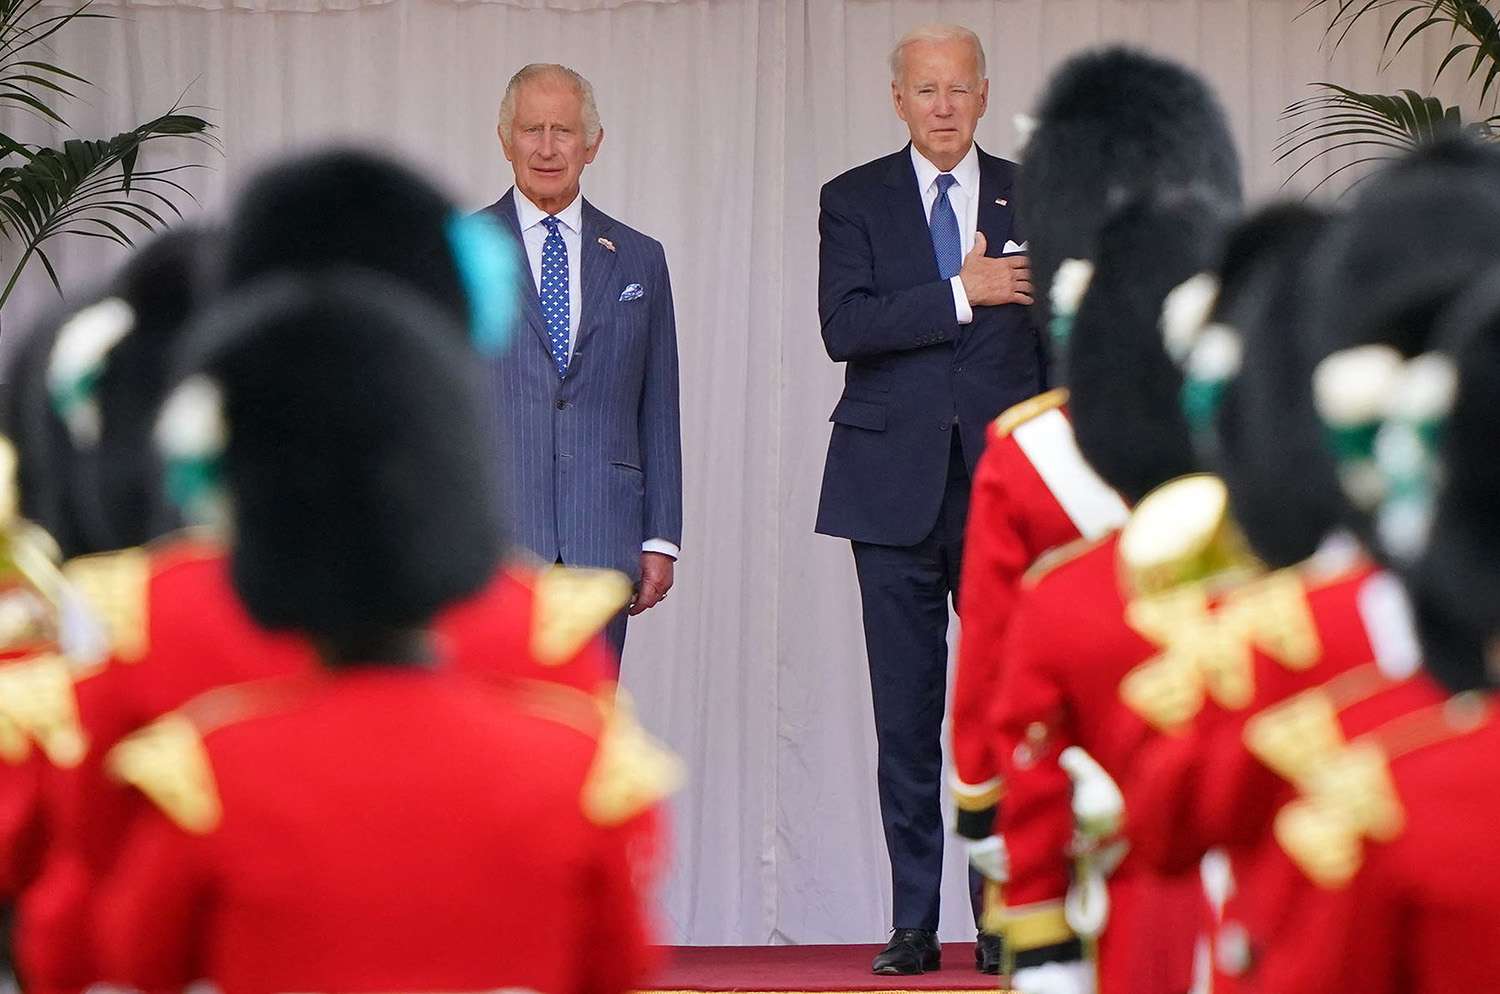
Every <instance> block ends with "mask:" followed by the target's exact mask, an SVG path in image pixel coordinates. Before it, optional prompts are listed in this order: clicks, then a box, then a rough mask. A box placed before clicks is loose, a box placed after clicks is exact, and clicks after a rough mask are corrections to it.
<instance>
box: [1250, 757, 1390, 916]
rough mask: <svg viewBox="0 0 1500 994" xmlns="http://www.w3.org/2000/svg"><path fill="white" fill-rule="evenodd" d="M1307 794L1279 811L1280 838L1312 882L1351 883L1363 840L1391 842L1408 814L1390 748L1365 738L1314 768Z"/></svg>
mask: <svg viewBox="0 0 1500 994" xmlns="http://www.w3.org/2000/svg"><path fill="white" fill-rule="evenodd" d="M1305 783H1306V786H1305V789H1304V794H1303V796H1302V797H1300V798H1298V799H1297V800H1295V801H1293V802H1292V803H1290V804H1288V805H1287V806H1286V807H1284V808H1282V809H1281V811H1280V812H1279V813H1278V814H1277V815H1276V823H1275V827H1274V833H1275V836H1276V841H1277V842H1278V843H1280V844H1281V847H1282V849H1284V850H1285V851H1286V854H1287V855H1288V856H1290V857H1291V858H1292V860H1293V862H1295V863H1296V864H1297V865H1298V866H1299V867H1301V869H1302V871H1303V872H1304V873H1306V874H1307V876H1308V878H1309V879H1310V880H1312V881H1313V883H1315V884H1318V885H1319V886H1320V887H1325V888H1329V889H1334V888H1339V887H1343V886H1346V885H1347V884H1348V883H1349V881H1351V880H1353V879H1354V875H1355V874H1356V873H1357V872H1359V867H1360V864H1361V863H1362V861H1363V859H1364V840H1365V839H1366V838H1369V839H1373V840H1375V841H1377V842H1389V841H1390V840H1391V839H1394V838H1395V837H1396V836H1397V835H1399V834H1400V833H1401V829H1402V826H1403V824H1404V821H1405V816H1404V814H1403V812H1402V809H1401V801H1400V799H1399V798H1398V797H1397V796H1396V787H1395V784H1394V783H1392V782H1391V774H1390V768H1389V766H1388V764H1387V762H1386V756H1385V753H1384V752H1382V751H1381V749H1380V748H1379V747H1378V746H1377V745H1375V744H1374V743H1373V742H1367V741H1361V742H1355V743H1354V744H1352V745H1349V746H1346V747H1345V748H1343V749H1341V750H1339V752H1338V753H1337V754H1336V755H1335V756H1333V757H1332V758H1331V759H1330V760H1328V761H1327V762H1326V763H1323V764H1321V765H1319V766H1317V767H1316V768H1314V769H1313V770H1311V771H1310V772H1309V773H1308V775H1307V777H1306V779H1305Z"/></svg>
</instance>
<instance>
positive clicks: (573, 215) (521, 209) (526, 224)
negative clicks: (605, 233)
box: [511, 187, 583, 234]
mask: <svg viewBox="0 0 1500 994" xmlns="http://www.w3.org/2000/svg"><path fill="white" fill-rule="evenodd" d="M511 189H512V190H514V191H515V194H516V220H517V221H518V222H519V223H520V225H521V230H522V231H526V230H528V229H530V228H534V227H536V226H537V225H539V224H541V223H542V220H543V219H544V218H546V217H547V214H546V212H545V211H543V210H542V209H541V208H540V207H538V206H537V205H536V204H533V203H532V202H531V200H530V198H528V197H527V196H526V194H524V193H522V192H521V191H520V189H519V188H517V187H512V188H511ZM557 219H558V220H559V221H561V222H562V223H563V226H564V227H565V228H567V229H568V230H569V231H573V232H576V233H578V234H582V233H583V192H582V191H579V194H578V196H576V197H574V198H573V202H572V203H570V204H569V205H568V206H566V207H564V208H563V209H562V210H560V211H558V212H557Z"/></svg>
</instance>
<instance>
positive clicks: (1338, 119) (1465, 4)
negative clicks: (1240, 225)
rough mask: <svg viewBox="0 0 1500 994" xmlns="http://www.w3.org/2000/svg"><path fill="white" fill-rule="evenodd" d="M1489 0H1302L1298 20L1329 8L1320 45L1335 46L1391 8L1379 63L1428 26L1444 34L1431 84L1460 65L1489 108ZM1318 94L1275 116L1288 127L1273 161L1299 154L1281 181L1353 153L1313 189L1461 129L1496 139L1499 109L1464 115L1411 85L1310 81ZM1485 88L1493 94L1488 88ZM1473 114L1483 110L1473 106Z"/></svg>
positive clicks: (1495, 48)
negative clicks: (1393, 89)
mask: <svg viewBox="0 0 1500 994" xmlns="http://www.w3.org/2000/svg"><path fill="white" fill-rule="evenodd" d="M1491 2H1493V0H1308V2H1307V5H1306V6H1305V7H1304V8H1303V9H1302V11H1301V13H1300V14H1298V16H1299V17H1302V16H1306V15H1308V14H1311V13H1313V12H1314V11H1324V12H1330V11H1331V13H1332V16H1331V17H1330V18H1329V22H1328V27H1327V30H1326V32H1325V36H1324V37H1325V42H1330V43H1331V47H1332V48H1334V49H1337V48H1338V46H1339V45H1340V44H1342V43H1343V41H1344V40H1345V39H1346V38H1347V37H1348V36H1349V32H1350V31H1351V30H1353V28H1354V26H1355V25H1356V24H1357V23H1358V22H1359V21H1361V20H1362V19H1364V18H1366V17H1370V16H1379V14H1381V13H1382V12H1388V11H1390V10H1392V9H1393V8H1394V9H1396V10H1397V11H1398V13H1397V14H1396V16H1395V17H1394V18H1393V20H1392V22H1391V26H1390V28H1389V29H1387V31H1386V36H1385V42H1384V43H1383V45H1382V47H1381V56H1382V57H1383V58H1384V59H1385V60H1386V63H1387V65H1389V63H1390V62H1391V61H1392V60H1394V59H1395V58H1396V56H1398V55H1400V54H1401V52H1402V51H1404V50H1405V49H1406V47H1407V46H1408V45H1410V44H1411V43H1412V42H1413V41H1415V40H1417V39H1418V38H1420V37H1422V36H1423V35H1425V34H1426V33H1427V32H1429V31H1431V30H1434V29H1436V30H1439V31H1441V30H1443V29H1444V28H1446V29H1447V31H1448V38H1449V41H1450V43H1451V45H1450V48H1449V50H1448V52H1447V53H1446V54H1445V55H1444V57H1443V59H1442V61H1441V62H1440V63H1438V68H1437V71H1436V72H1435V73H1434V74H1433V80H1432V81H1433V83H1436V82H1437V80H1438V79H1439V78H1441V77H1442V76H1443V74H1444V73H1445V72H1447V71H1448V70H1449V69H1450V68H1454V67H1458V68H1460V69H1461V68H1463V66H1464V65H1465V64H1467V66H1468V68H1467V76H1466V81H1468V82H1470V83H1473V82H1474V81H1476V80H1477V81H1480V82H1479V101H1478V105H1479V106H1480V107H1484V106H1485V105H1486V102H1487V101H1488V106H1489V109H1490V111H1492V112H1493V111H1495V110H1496V103H1497V101H1500V22H1497V19H1496V15H1495V12H1494V11H1493V10H1491V9H1490V4H1491ZM1312 85H1313V86H1314V87H1316V88H1317V89H1318V90H1319V92H1318V93H1316V94H1314V95H1313V96H1310V97H1307V98H1306V99H1303V100H1298V101H1297V102H1295V103H1293V104H1291V105H1290V106H1288V107H1287V108H1286V109H1285V110H1284V111H1283V112H1282V117H1283V119H1284V120H1287V121H1288V122H1290V123H1289V130H1288V131H1287V132H1286V133H1285V134H1284V135H1282V136H1281V139H1280V140H1279V141H1278V142H1277V144H1276V151H1277V153H1278V154H1277V161H1282V160H1284V159H1288V158H1291V157H1293V156H1298V155H1302V156H1305V158H1304V161H1303V162H1302V163H1301V164H1300V165H1299V166H1297V168H1296V169H1295V170H1294V171H1293V172H1292V174H1291V176H1289V177H1288V180H1287V181H1288V182H1290V181H1291V180H1292V179H1293V178H1295V177H1296V176H1297V174H1298V173H1301V172H1302V170H1304V169H1306V168H1307V167H1308V166H1310V165H1312V164H1313V163H1314V162H1316V161H1318V160H1319V159H1321V158H1322V157H1323V156H1325V155H1328V154H1331V153H1334V152H1339V151H1343V150H1357V157H1356V158H1354V159H1353V161H1351V162H1348V163H1345V164H1344V165H1342V166H1340V167H1339V168H1337V169H1334V170H1332V171H1331V172H1330V173H1329V174H1328V175H1327V176H1325V177H1324V178H1323V179H1322V180H1321V181H1319V182H1318V183H1317V185H1316V186H1314V187H1313V189H1314V190H1316V189H1317V188H1318V187H1321V186H1322V185H1323V184H1324V183H1327V182H1328V181H1329V180H1331V179H1333V178H1334V177H1335V176H1337V175H1339V174H1340V173H1342V172H1344V171H1345V170H1348V169H1353V168H1355V167H1356V166H1361V165H1364V164H1366V163H1371V162H1378V161H1380V160H1382V159H1389V158H1394V157H1396V156H1398V155H1400V154H1401V153H1402V152H1405V151H1406V150H1408V149H1410V148H1413V147H1415V146H1417V145H1420V144H1423V143H1425V142H1429V141H1432V140H1433V139H1435V138H1439V137H1442V136H1444V135H1449V134H1455V133H1460V132H1467V133H1470V134H1473V135H1476V136H1478V137H1480V138H1482V139H1485V140H1494V139H1496V138H1497V137H1500V113H1491V115H1490V116H1489V117H1482V118H1481V117H1476V118H1473V119H1468V120H1466V119H1465V118H1464V115H1463V113H1462V111H1461V110H1460V109H1459V108H1458V107H1453V106H1446V105H1444V104H1443V103H1442V101H1440V100H1438V99H1437V98H1435V97H1430V96H1423V95H1421V94H1419V93H1417V92H1415V91H1413V90H1401V91H1400V92H1399V93H1396V94H1389V95H1388V94H1380V93H1360V92H1357V91H1355V90H1352V89H1349V88H1348V87H1345V86H1340V85H1339V84H1337V83H1328V82H1319V83H1313V84H1312ZM1492 90H1493V91H1494V92H1493V99H1492V94H1491V91H1492ZM1481 113H1483V112H1482V111H1481Z"/></svg>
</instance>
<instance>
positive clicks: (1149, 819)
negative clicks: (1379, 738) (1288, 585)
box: [1126, 560, 1437, 992]
mask: <svg viewBox="0 0 1500 994" xmlns="http://www.w3.org/2000/svg"><path fill="white" fill-rule="evenodd" d="M1278 577H1279V578H1281V579H1285V580H1288V581H1294V582H1295V584H1296V586H1297V587H1298V588H1299V591H1300V592H1299V593H1298V596H1299V597H1300V598H1301V599H1303V600H1305V603H1306V609H1307V613H1308V617H1309V619H1310V621H1311V624H1312V627H1313V629H1314V631H1315V632H1316V653H1315V655H1314V656H1312V657H1310V659H1309V660H1304V662H1305V663H1306V665H1297V666H1288V665H1286V664H1285V663H1283V662H1278V661H1277V660H1276V659H1274V658H1273V657H1271V656H1269V655H1268V654H1266V653H1264V652H1257V653H1256V654H1255V656H1254V664H1253V665H1254V681H1255V687H1254V697H1253V700H1252V703H1251V704H1250V705H1249V706H1248V707H1246V708H1244V709H1241V710H1226V709H1224V708H1221V707H1214V706H1209V707H1205V708H1204V709H1203V710H1202V711H1201V712H1199V714H1198V716H1197V717H1196V719H1195V721H1194V722H1193V724H1192V725H1191V726H1190V727H1189V728H1188V729H1187V730H1186V731H1185V732H1184V733H1182V734H1180V735H1175V736H1166V737H1160V738H1157V739H1155V740H1154V741H1152V742H1151V743H1150V744H1149V745H1148V747H1147V748H1146V749H1145V750H1144V751H1143V753H1142V755H1141V757H1140V758H1139V760H1138V762H1137V764H1136V767H1135V770H1134V773H1133V774H1132V778H1131V782H1130V783H1129V784H1128V785H1127V787H1126V792H1127V795H1128V796H1129V797H1130V799H1131V805H1130V810H1129V816H1128V822H1129V828H1128V833H1129V835H1130V838H1131V840H1132V847H1133V851H1134V852H1135V853H1136V854H1137V855H1138V856H1139V857H1140V858H1141V859H1142V860H1144V861H1146V862H1148V863H1149V864H1151V865H1152V866H1153V867H1155V868H1156V869H1158V870H1160V871H1162V872H1166V873H1173V872H1180V873H1189V872H1196V869H1197V866H1198V863H1199V861H1200V860H1201V858H1202V857H1203V856H1204V855H1205V854H1206V853H1207V852H1208V851H1209V850H1210V849H1211V848H1220V849H1222V851H1223V852H1224V854H1225V856H1226V857H1227V858H1228V863H1229V867H1230V870H1231V872H1232V884H1233V885H1232V888H1231V890H1230V893H1229V894H1228V896H1227V899H1226V900H1225V902H1224V905H1223V908H1222V912H1221V919H1222V921H1221V923H1220V924H1219V925H1218V926H1217V928H1216V930H1215V941H1214V943H1213V958H1212V962H1213V968H1214V975H1215V977H1214V985H1215V986H1214V989H1215V990H1216V991H1220V992H1225V991H1235V990H1239V989H1241V988H1240V986H1239V985H1240V984H1241V982H1242V978H1243V977H1244V976H1246V975H1247V972H1248V971H1249V970H1250V968H1251V967H1252V966H1253V965H1254V964H1255V963H1256V962H1258V961H1259V959H1260V958H1261V957H1262V955H1263V954H1264V952H1265V950H1266V949H1267V948H1269V947H1270V946H1271V945H1272V944H1273V943H1274V937H1275V936H1278V935H1280V934H1283V929H1284V925H1285V919H1286V914H1287V912H1288V911H1289V907H1288V903H1287V902H1288V894H1289V884H1288V880H1287V877H1288V876H1289V875H1290V874H1289V867H1287V866H1286V865H1285V860H1284V858H1282V857H1281V856H1280V855H1279V854H1278V853H1277V852H1275V842H1274V839H1273V838H1272V834H1271V825H1272V821H1273V819H1274V817H1275V813H1276V811H1277V810H1278V809H1279V808H1280V807H1281V806H1283V805H1284V804H1285V803H1286V802H1287V801H1288V800H1289V799H1290V797H1291V795H1292V790H1293V788H1292V786H1291V784H1290V783H1288V782H1287V781H1286V780H1285V779H1284V778H1283V777H1282V776H1281V775H1280V774H1278V772H1277V771H1276V770H1274V769H1272V768H1271V767H1270V766H1268V765H1267V764H1266V762H1265V761H1264V759H1263V757H1260V756H1257V754H1256V753H1255V752H1254V751H1252V749H1250V748H1247V745H1246V742H1247V720H1248V725H1249V727H1251V728H1254V727H1255V721H1256V718H1255V716H1257V715H1259V714H1262V713H1264V711H1265V709H1267V708H1270V707H1272V706H1273V705H1276V704H1277V703H1278V702H1281V701H1284V700H1286V699H1287V698H1289V697H1291V696H1292V695H1294V694H1296V693H1298V692H1301V691H1304V690H1306V689H1307V688H1310V687H1316V686H1319V685H1322V684H1325V683H1327V682H1328V681H1330V680H1334V679H1335V678H1338V680H1337V682H1336V683H1334V684H1333V685H1332V686H1333V687H1334V688H1335V689H1336V692H1337V694H1338V695H1339V703H1338V708H1339V709H1340V710H1341V712H1342V713H1341V716H1340V719H1341V721H1343V722H1345V723H1346V724H1347V725H1348V726H1349V727H1350V728H1356V729H1357V728H1361V727H1368V726H1369V725H1370V724H1372V723H1375V722H1378V721H1380V720H1383V719H1384V717H1385V716H1387V715H1388V714H1390V713H1391V712H1392V710H1393V709H1395V710H1401V709H1405V708H1407V707H1410V706H1413V705H1419V704H1424V703H1428V702H1430V701H1432V700H1433V699H1435V698H1436V696H1437V691H1436V688H1434V687H1433V686H1432V685H1431V684H1430V683H1429V682H1428V681H1426V680H1415V681H1402V682H1399V683H1398V682H1393V679H1392V678H1393V677H1400V676H1402V675H1403V674H1405V673H1409V672H1410V671H1411V669H1412V668H1413V667H1414V665H1415V641H1414V638H1413V637H1412V636H1411V633H1410V631H1409V628H1407V626H1406V625H1405V624H1404V621H1403V619H1404V611H1405V606H1404V601H1400V600H1397V601H1395V602H1393V601H1392V599H1391V596H1392V593H1393V590H1392V585H1393V584H1394V583H1395V581H1394V580H1393V579H1392V578H1391V577H1390V576H1389V575H1387V574H1384V573H1381V572H1378V571H1376V570H1375V569H1374V568H1373V567H1372V566H1370V565H1369V564H1368V563H1367V562H1365V561H1363V560H1359V561H1355V562H1351V563H1347V564H1345V566H1344V567H1343V568H1340V567H1338V566H1337V565H1336V564H1329V563H1326V562H1325V563H1320V562H1318V561H1316V560H1314V561H1310V562H1309V563H1308V564H1304V565H1303V566H1301V567H1297V568H1293V569H1289V570H1284V571H1281V572H1280V573H1279V574H1274V575H1273V576H1272V577H1271V578H1268V580H1270V581H1271V582H1275V581H1276V579H1277V578H1278ZM1266 582H1267V581H1264V580H1263V581H1262V583H1263V584H1264V583H1266ZM1394 596H1395V597H1397V598H1399V597H1400V594H1399V593H1395V594H1394ZM1375 661H1378V663H1377V662H1375ZM1341 674H1342V676H1341Z"/></svg>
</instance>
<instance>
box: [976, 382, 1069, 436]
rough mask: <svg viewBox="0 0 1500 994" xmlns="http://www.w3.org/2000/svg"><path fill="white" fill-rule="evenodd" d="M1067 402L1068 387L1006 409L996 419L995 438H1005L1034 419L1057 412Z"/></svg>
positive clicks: (1052, 390)
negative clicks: (1050, 412) (1049, 412)
mask: <svg viewBox="0 0 1500 994" xmlns="http://www.w3.org/2000/svg"><path fill="white" fill-rule="evenodd" d="M1067 402H1068V390H1067V388H1066V387H1055V388H1053V389H1051V390H1048V391H1047V392H1046V393H1039V394H1037V395H1036V396H1035V397H1028V398H1027V399H1026V400H1023V401H1021V402H1020V403H1019V404H1016V405H1015V406H1013V407H1008V408H1006V409H1005V410H1004V411H1003V412H1002V413H1001V415H1000V416H999V417H998V418H996V419H995V426H994V427H995V436H996V437H997V438H1004V437H1005V436H1006V435H1009V434H1010V433H1011V432H1013V431H1015V430H1016V429H1017V428H1019V427H1021V426H1022V425H1023V424H1025V423H1026V422H1028V421H1030V420H1031V419H1032V418H1035V417H1038V416H1040V415H1043V414H1046V413H1047V412H1048V411H1055V410H1057V409H1058V408H1059V407H1062V406H1063V405H1064V404H1066V403H1067Z"/></svg>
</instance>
